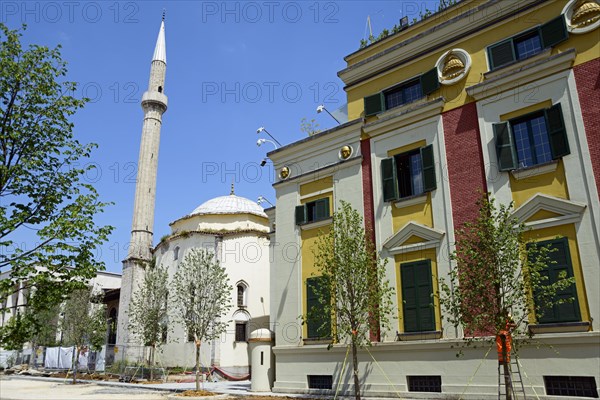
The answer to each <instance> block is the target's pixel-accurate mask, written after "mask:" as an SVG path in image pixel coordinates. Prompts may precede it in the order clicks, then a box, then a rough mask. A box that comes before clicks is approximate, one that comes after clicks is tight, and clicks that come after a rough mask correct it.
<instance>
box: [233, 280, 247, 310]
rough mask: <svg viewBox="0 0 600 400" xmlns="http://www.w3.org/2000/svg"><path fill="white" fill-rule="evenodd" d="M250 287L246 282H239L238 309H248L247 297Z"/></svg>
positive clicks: (237, 293) (237, 287)
mask: <svg viewBox="0 0 600 400" xmlns="http://www.w3.org/2000/svg"><path fill="white" fill-rule="evenodd" d="M247 291H248V286H247V285H246V284H245V283H244V282H239V283H238V284H237V285H236V304H237V306H238V307H246V305H247V301H246V295H247Z"/></svg>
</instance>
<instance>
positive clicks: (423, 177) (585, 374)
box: [269, 0, 600, 399]
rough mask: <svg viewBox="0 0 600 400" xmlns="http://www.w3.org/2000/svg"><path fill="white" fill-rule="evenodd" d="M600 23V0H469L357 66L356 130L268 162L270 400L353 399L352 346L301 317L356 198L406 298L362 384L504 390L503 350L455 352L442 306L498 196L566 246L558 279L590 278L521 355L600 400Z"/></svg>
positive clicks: (428, 390)
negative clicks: (320, 255) (455, 256)
mask: <svg viewBox="0 0 600 400" xmlns="http://www.w3.org/2000/svg"><path fill="white" fill-rule="evenodd" d="M599 27H600V4H599V3H598V1H596V0H574V1H565V0H556V1H552V0H551V1H540V0H523V1H519V2H512V1H501V2H497V1H473V0H463V1H460V2H458V4H456V5H454V6H452V7H449V8H447V9H445V10H443V11H441V12H439V13H437V14H433V15H432V16H430V17H428V18H426V19H424V20H422V21H420V22H418V23H415V24H413V25H411V26H409V27H408V28H406V29H404V30H402V31H400V32H398V33H396V34H393V35H391V36H388V37H387V38H384V39H382V40H380V41H377V42H375V43H373V44H371V45H369V46H367V47H365V48H363V49H360V50H358V51H356V52H354V53H352V54H350V55H348V56H346V58H345V60H346V62H347V66H346V68H345V69H343V70H342V71H340V72H339V73H338V76H339V77H340V78H341V79H342V80H343V82H344V84H345V91H346V93H347V99H348V114H349V122H347V123H345V124H343V125H341V126H339V127H336V128H334V129H331V130H328V131H326V132H321V133H319V134H316V135H314V136H312V137H310V138H307V139H304V140H301V141H299V142H296V143H292V144H290V145H288V146H285V147H283V148H280V149H278V150H275V151H273V152H271V153H270V154H269V157H270V158H271V160H272V161H273V163H274V167H275V169H276V173H277V176H278V179H277V182H276V183H275V184H274V188H275V189H276V196H277V207H276V212H275V216H274V222H275V223H276V227H277V229H276V241H275V243H272V246H273V254H274V256H273V260H272V263H271V299H272V308H271V323H272V326H273V327H274V330H275V338H276V339H275V342H276V345H275V347H274V354H275V359H276V377H275V383H274V389H273V390H275V391H288V392H289V391H295V392H301V393H321V392H323V391H324V392H323V393H334V392H335V391H337V390H340V391H342V392H352V390H353V387H352V380H351V376H350V372H349V371H348V370H344V369H343V365H344V358H345V353H346V349H345V346H343V345H334V346H333V348H332V349H330V350H327V347H328V343H326V342H324V341H323V340H319V338H318V337H317V336H316V335H315V331H314V329H312V328H311V326H310V321H308V324H304V325H302V324H300V322H301V320H300V319H299V318H298V317H299V316H300V315H305V314H306V312H307V310H308V308H310V307H311V306H312V305H311V304H312V303H311V293H310V290H309V289H310V285H311V284H314V282H312V281H311V279H312V278H314V274H315V272H316V271H315V269H314V266H313V255H312V249H313V247H314V243H315V241H316V239H317V237H318V235H319V232H322V231H323V230H326V229H328V226H329V224H330V223H331V215H332V213H333V211H334V210H335V209H337V205H339V202H340V201H341V200H344V201H347V202H349V203H350V204H351V205H352V206H353V207H354V208H355V209H357V210H359V211H360V212H361V213H362V214H363V216H364V220H365V225H366V227H367V228H369V229H372V231H373V239H374V241H375V243H376V245H377V249H378V251H379V253H380V255H381V256H382V257H384V258H386V259H387V260H388V264H387V273H386V278H387V279H388V280H389V281H390V282H392V283H393V284H394V285H395V289H396V290H395V296H394V310H395V311H394V312H393V313H392V314H393V315H390V316H389V317H390V319H391V320H392V327H391V328H389V329H387V330H386V329H381V331H380V332H379V335H378V336H377V337H375V338H373V346H372V347H371V348H370V349H369V351H368V352H367V351H365V352H361V354H360V356H359V361H360V365H361V367H360V373H361V379H362V382H364V384H363V387H362V390H363V392H364V393H365V394H366V395H370V396H385V397H387V396H389V397H396V396H398V395H400V396H410V395H413V394H414V393H413V392H418V396H419V397H431V398H439V396H440V393H442V394H443V395H448V396H459V395H462V397H463V398H473V399H484V398H490V399H491V398H496V396H497V391H498V371H497V360H496V359H495V357H494V355H493V354H492V355H491V356H489V357H488V356H486V350H487V348H486V349H482V348H477V349H468V350H465V356H464V357H463V358H460V359H457V358H456V346H458V345H460V343H461V339H462V336H463V333H462V332H461V331H460V329H455V328H454V327H453V326H451V325H450V324H449V323H448V322H447V321H446V319H445V318H444V310H443V309H442V308H441V307H440V304H439V302H438V301H437V295H438V292H439V279H440V278H445V279H447V278H448V275H449V273H450V271H451V269H452V268H453V267H455V265H453V263H452V262H451V261H450V257H449V255H450V254H451V252H452V251H453V249H454V247H453V246H454V242H455V234H454V232H455V231H456V229H458V228H460V227H461V226H462V224H464V223H465V222H467V221H470V220H472V219H473V218H474V217H475V216H476V215H477V211H478V210H477V205H476V201H477V199H479V198H480V196H481V193H482V192H489V193H490V194H491V196H493V197H494V198H495V199H496V200H497V201H498V202H500V203H502V204H509V203H511V202H513V204H514V215H515V216H516V217H517V218H518V219H519V220H520V221H522V222H524V223H525V224H526V225H527V226H528V227H529V228H530V231H529V232H528V237H529V238H530V239H532V240H535V241H537V242H541V243H544V244H547V245H549V246H551V247H552V248H554V249H556V250H555V254H556V256H555V258H556V260H557V263H556V264H555V265H553V266H551V267H549V268H550V269H551V270H552V272H551V273H556V274H559V273H561V272H564V273H566V274H567V275H568V276H572V277H573V278H574V279H575V285H574V286H573V287H572V288H571V289H570V290H571V293H570V295H571V296H572V298H573V299H574V301H573V302H571V303H569V304H564V305H561V306H560V307H555V309H554V310H553V311H552V312H551V313H549V314H547V315H545V316H544V317H543V318H540V319H539V320H538V319H537V318H536V316H535V315H532V316H531V317H530V318H529V321H528V324H529V329H531V331H532V332H533V333H535V337H536V339H537V340H539V342H540V343H543V344H544V346H541V348H539V349H538V348H535V346H525V347H523V348H522V350H521V353H520V362H521V368H522V371H525V373H526V374H527V379H528V381H525V382H524V385H525V391H526V393H527V394H528V395H531V396H534V395H540V397H544V396H575V394H576V393H583V394H584V395H585V396H588V397H594V395H595V396H596V397H597V385H598V382H600V371H599V370H598V365H599V363H600V346H598V344H599V343H600V330H599V329H598V326H597V323H596V322H595V321H596V320H598V318H599V317H600V272H599V271H600V202H599V189H600V137H599V136H598V135H599V132H600V113H599V112H598V110H599V109H600V40H599V38H600V29H598V28H599ZM343 148H346V149H348V148H349V149H350V153H348V152H343V151H342V149H343ZM415 293H417V295H415ZM423 299H430V300H423ZM486 357H487V358H486ZM476 372H477V375H476V377H475V378H473V376H474V375H475V373H476ZM339 385H341V386H339ZM565 388H567V389H565ZM577 396H579V395H577Z"/></svg>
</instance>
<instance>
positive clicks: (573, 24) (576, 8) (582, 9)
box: [562, 0, 600, 34]
mask: <svg viewBox="0 0 600 400" xmlns="http://www.w3.org/2000/svg"><path fill="white" fill-rule="evenodd" d="M562 13H563V14H564V15H565V19H566V22H567V29H568V31H569V32H570V33H575V34H578V33H586V32H590V31H593V30H594V29H596V28H598V27H599V26H600V3H599V0H571V1H569V2H568V3H567V5H566V6H565V8H563V12H562Z"/></svg>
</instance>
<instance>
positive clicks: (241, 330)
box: [233, 310, 250, 342]
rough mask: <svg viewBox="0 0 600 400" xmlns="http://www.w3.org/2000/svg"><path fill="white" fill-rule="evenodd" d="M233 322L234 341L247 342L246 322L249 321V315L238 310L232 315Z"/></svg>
mask: <svg viewBox="0 0 600 400" xmlns="http://www.w3.org/2000/svg"><path fill="white" fill-rule="evenodd" d="M233 320H234V321H235V341H236V342H245V341H247V340H248V321H250V314H248V312H247V311H245V310H238V311H236V312H235V313H233Z"/></svg>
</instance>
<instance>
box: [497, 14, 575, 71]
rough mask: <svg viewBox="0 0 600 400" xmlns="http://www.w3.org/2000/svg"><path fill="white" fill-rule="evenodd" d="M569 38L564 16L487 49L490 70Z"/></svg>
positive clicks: (522, 58) (534, 53)
mask: <svg viewBox="0 0 600 400" xmlns="http://www.w3.org/2000/svg"><path fill="white" fill-rule="evenodd" d="M568 38H569V33H568V31H567V24H566V21H565V18H564V15H560V16H558V17H557V18H554V19H552V20H551V21H549V22H547V23H545V24H543V25H540V26H537V27H535V28H533V29H530V30H528V31H526V32H522V33H519V34H518V35H515V36H513V37H510V38H508V39H504V40H502V41H501V42H498V43H494V44H492V45H491V46H488V48H487V54H488V61H489V65H490V70H491V71H493V70H495V69H497V68H501V67H503V66H505V65H509V64H511V63H513V62H515V61H519V60H524V59H526V58H529V57H531V56H534V55H536V54H538V53H540V52H541V51H542V50H544V49H547V48H549V47H553V46H556V45H557V44H558V43H561V42H563V41H565V40H567V39H568Z"/></svg>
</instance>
